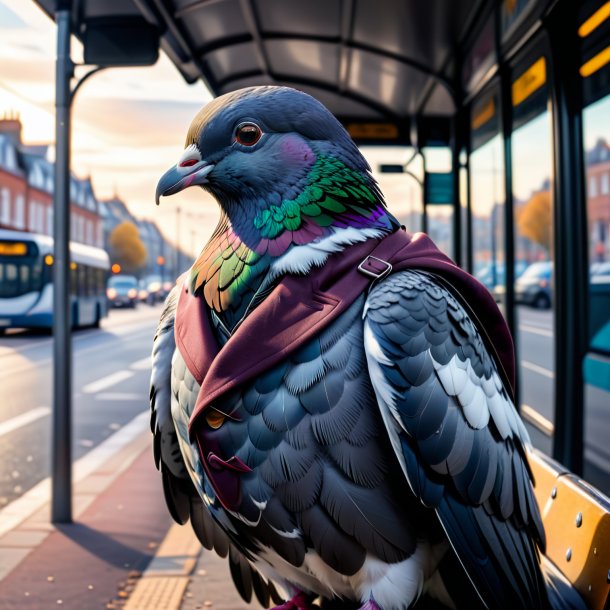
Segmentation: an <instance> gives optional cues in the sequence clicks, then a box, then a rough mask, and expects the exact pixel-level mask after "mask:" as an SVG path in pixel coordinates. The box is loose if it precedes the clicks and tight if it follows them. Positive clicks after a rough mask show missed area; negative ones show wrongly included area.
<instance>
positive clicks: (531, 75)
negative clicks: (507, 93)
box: [512, 57, 546, 106]
mask: <svg viewBox="0 0 610 610" xmlns="http://www.w3.org/2000/svg"><path fill="white" fill-rule="evenodd" d="M544 83H546V59H545V58H544V57H541V58H540V59H538V60H537V61H535V62H534V63H533V64H532V65H531V66H530V67H529V68H528V69H527V70H526V71H525V72H524V73H523V74H522V75H521V76H520V77H519V78H518V79H517V80H516V81H515V82H514V83H513V90H512V94H513V95H512V98H513V106H518V105H519V104H521V103H522V102H524V101H525V100H526V99H527V98H528V97H529V96H530V95H532V93H534V92H535V91H538V89H540V87H542V85H544Z"/></svg>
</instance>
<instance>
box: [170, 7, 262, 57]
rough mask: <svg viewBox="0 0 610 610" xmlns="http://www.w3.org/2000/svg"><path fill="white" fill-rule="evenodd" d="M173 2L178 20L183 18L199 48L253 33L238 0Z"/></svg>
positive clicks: (196, 46)
mask: <svg viewBox="0 0 610 610" xmlns="http://www.w3.org/2000/svg"><path fill="white" fill-rule="evenodd" d="M172 4H173V5H174V6H175V10H174V15H175V17H176V19H178V20H180V22H181V25H182V26H183V28H184V29H185V31H186V32H187V33H188V35H189V37H190V39H191V40H192V41H193V43H194V46H195V48H197V49H199V48H202V47H206V46H208V45H210V44H214V43H215V42H218V41H222V40H226V39H231V38H235V37H243V36H250V32H249V30H248V24H247V22H246V18H245V16H244V14H243V11H242V9H241V3H240V2H239V0H219V1H217V2H200V1H197V2H193V0H172Z"/></svg>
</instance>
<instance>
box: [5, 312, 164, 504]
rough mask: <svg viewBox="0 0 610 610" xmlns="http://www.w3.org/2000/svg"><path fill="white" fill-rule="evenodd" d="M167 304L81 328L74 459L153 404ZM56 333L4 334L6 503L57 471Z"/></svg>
mask: <svg viewBox="0 0 610 610" xmlns="http://www.w3.org/2000/svg"><path fill="white" fill-rule="evenodd" d="M160 312H161V305H160V304H159V305H157V306H155V307H150V306H148V305H144V304H140V305H139V306H138V307H137V309H135V310H131V309H125V310H122V309H112V310H110V312H109V316H108V317H107V318H105V319H104V320H103V321H102V326H101V328H100V329H84V330H80V331H76V332H75V333H74V334H73V355H74V357H73V361H74V373H73V388H74V402H73V459H74V460H75V461H77V460H79V459H80V458H82V457H83V456H85V455H86V454H88V453H89V452H90V451H91V450H92V449H94V448H95V447H96V446H98V445H99V444H100V443H101V442H102V441H104V440H105V439H107V438H109V437H110V436H112V435H113V434H115V433H116V432H117V431H119V430H121V429H122V428H123V427H124V426H125V425H126V424H128V423H129V422H130V421H132V420H134V418H136V417H137V416H139V415H140V414H142V413H144V414H145V416H146V417H147V411H148V408H149V406H148V383H149V379H150V351H151V346H152V338H153V334H154V330H155V327H156V324H157V321H158V319H159V315H160ZM52 343H53V341H52V337H51V336H50V335H48V334H43V333H35V332H32V331H29V332H17V333H15V334H7V335H6V336H4V337H1V338H0V387H2V400H0V438H1V440H2V442H1V443H0V461H1V463H2V465H3V467H2V470H1V473H2V474H1V478H0V509H1V508H2V507H3V506H5V505H6V504H8V503H10V502H11V501H13V500H15V499H16V498H17V497H19V496H20V495H22V494H23V493H24V492H26V491H27V490H28V489H30V488H31V487H32V486H34V485H36V484H37V483H38V482H39V481H41V480H42V479H44V478H46V477H48V476H49V473H50V466H49V452H50V449H49V446H50V430H51V418H50V415H51V407H52V370H53V369H52Z"/></svg>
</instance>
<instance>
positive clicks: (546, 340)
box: [512, 110, 555, 452]
mask: <svg viewBox="0 0 610 610" xmlns="http://www.w3.org/2000/svg"><path fill="white" fill-rule="evenodd" d="M552 155H553V149H552V139H551V115H550V112H549V111H548V110H544V111H543V112H542V114H539V115H538V116H536V118H533V119H531V120H529V121H528V122H526V123H522V124H521V126H520V127H519V128H518V129H517V130H516V131H514V132H513V135H512V158H513V210H514V226H515V236H514V239H515V246H514V247H515V266H516V280H515V300H516V301H517V303H518V305H517V315H516V323H517V346H518V355H517V360H518V367H519V380H520V398H521V410H522V414H523V416H524V418H525V419H526V421H528V422H529V423H531V424H533V426H534V428H533V429H532V428H530V430H532V441H533V442H534V445H536V446H538V447H539V448H540V449H542V450H543V451H545V452H550V450H551V443H552V431H553V422H554V419H555V414H554V377H555V374H554V350H555V341H554V336H553V328H554V319H553V318H554V315H553V307H554V303H553V237H552V236H553V193H552V189H551V175H552V159H553V156H552Z"/></svg>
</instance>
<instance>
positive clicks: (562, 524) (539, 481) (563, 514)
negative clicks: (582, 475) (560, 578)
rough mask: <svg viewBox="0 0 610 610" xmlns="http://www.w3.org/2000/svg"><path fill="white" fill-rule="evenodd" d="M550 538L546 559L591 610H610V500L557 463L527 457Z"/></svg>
mask: <svg viewBox="0 0 610 610" xmlns="http://www.w3.org/2000/svg"><path fill="white" fill-rule="evenodd" d="M528 457H529V462H530V465H531V467H532V471H533V473H534V477H535V479H536V486H535V493H536V499H537V500H538V505H539V506H540V512H541V514H542V520H543V521H544V527H545V529H546V532H547V548H546V555H547V558H548V559H550V560H551V561H552V562H553V563H554V564H555V566H556V567H557V568H558V569H559V570H560V571H561V572H562V573H563V574H564V575H565V577H566V578H567V579H568V580H569V581H570V582H571V583H572V584H573V585H574V586H575V587H576V589H578V591H579V592H580V594H581V595H582V597H583V598H584V599H585V601H586V602H587V605H588V607H589V608H591V609H592V610H608V609H610V596H609V591H610V584H609V583H610V572H609V571H610V500H609V499H608V498H607V497H606V496H604V495H603V494H602V493H600V492H599V491H598V490H597V489H595V488H594V487H592V486H591V485H589V484H588V483H586V482H585V481H583V480H582V479H579V478H578V477H577V476H575V475H573V474H571V473H570V472H568V471H567V470H565V468H563V467H562V466H561V465H560V464H558V463H557V462H555V461H553V460H551V459H550V458H548V457H547V456H545V455H544V454H542V453H540V452H538V451H536V450H533V451H532V452H531V453H529V455H528Z"/></svg>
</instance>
